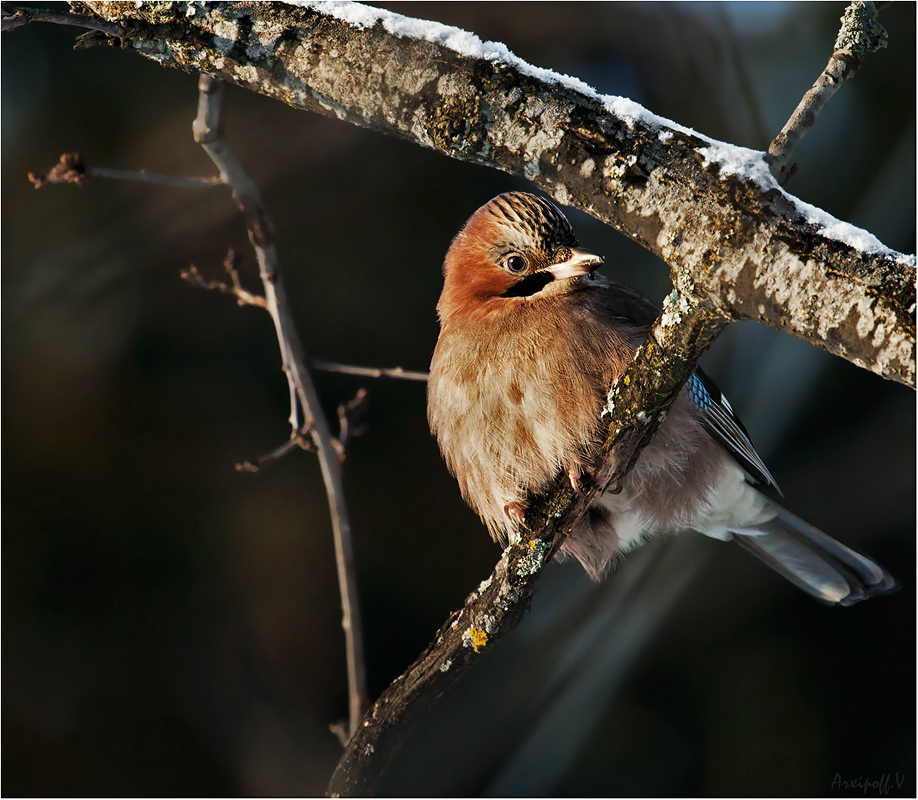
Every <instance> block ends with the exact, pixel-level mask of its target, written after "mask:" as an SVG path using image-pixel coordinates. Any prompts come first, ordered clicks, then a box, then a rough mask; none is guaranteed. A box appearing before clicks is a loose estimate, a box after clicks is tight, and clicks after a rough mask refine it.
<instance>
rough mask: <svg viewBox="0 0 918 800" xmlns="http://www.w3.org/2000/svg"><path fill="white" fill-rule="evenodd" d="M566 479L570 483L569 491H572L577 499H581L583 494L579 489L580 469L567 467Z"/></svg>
mask: <svg viewBox="0 0 918 800" xmlns="http://www.w3.org/2000/svg"><path fill="white" fill-rule="evenodd" d="M567 479H568V480H569V481H570V482H571V489H573V490H574V493H575V494H577V495H578V496H579V497H583V496H584V495H585V492H584V491H583V489H581V488H580V468H579V467H568V470H567Z"/></svg>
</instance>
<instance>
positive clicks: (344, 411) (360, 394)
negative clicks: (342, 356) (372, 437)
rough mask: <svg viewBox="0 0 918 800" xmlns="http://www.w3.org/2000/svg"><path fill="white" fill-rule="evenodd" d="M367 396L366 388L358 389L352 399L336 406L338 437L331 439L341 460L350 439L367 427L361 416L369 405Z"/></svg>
mask: <svg viewBox="0 0 918 800" xmlns="http://www.w3.org/2000/svg"><path fill="white" fill-rule="evenodd" d="M368 397H369V393H368V392H367V390H366V389H358V390H357V394H355V395H354V397H353V399H352V400H348V402H346V403H341V405H339V406H338V438H337V439H334V440H333V444H334V445H335V449H336V450H337V451H338V458H339V459H340V460H341V461H342V462H343V461H344V455H345V451H346V450H347V445H348V443H349V442H350V440H351V439H353V438H354V437H355V436H360V435H361V434H362V433H364V432H365V431H366V429H367V426H366V423H365V422H364V421H363V417H364V415H365V414H366V412H367V406H368V405H369V403H368V401H367V398H368Z"/></svg>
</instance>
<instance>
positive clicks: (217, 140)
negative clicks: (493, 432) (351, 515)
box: [194, 74, 369, 737]
mask: <svg viewBox="0 0 918 800" xmlns="http://www.w3.org/2000/svg"><path fill="white" fill-rule="evenodd" d="M198 89H199V101H198V115H197V118H196V119H195V121H194V138H195V141H196V142H198V144H200V145H201V146H202V147H203V148H204V150H205V151H206V152H207V154H208V155H209V156H210V157H211V159H212V160H213V162H214V163H215V164H216V165H217V168H218V169H219V170H220V176H221V178H222V180H223V181H224V182H225V183H226V184H227V185H228V186H229V187H230V188H231V189H232V191H233V197H234V198H235V199H236V202H237V203H238V204H239V209H240V211H241V212H242V215H243V217H244V219H245V222H246V228H247V229H248V233H249V241H250V242H251V244H252V247H253V248H254V250H255V254H256V257H257V259H258V268H259V274H260V276H261V281H262V285H263V286H264V291H265V300H266V302H267V308H268V313H269V314H270V315H271V318H272V319H273V320H274V328H275V331H276V333H277V341H278V344H279V346H280V351H281V360H282V364H283V369H284V372H285V374H286V375H287V381H288V386H289V387H290V394H291V413H290V422H291V426H292V428H293V431H294V432H296V431H299V430H300V428H301V427H303V428H309V433H310V437H311V439H312V441H313V443H314V444H315V445H316V447H317V449H318V457H319V464H320V466H321V469H322V477H323V479H324V481H325V491H326V495H327V497H328V505H329V509H330V511H331V521H332V529H333V532H334V541H335V559H336V563H337V568H338V584H339V588H340V592H341V606H342V620H341V626H342V627H343V628H344V634H345V642H346V649H347V668H348V698H349V711H350V713H349V725H348V734H349V737H350V736H352V735H353V734H354V731H355V730H357V728H358V726H359V725H360V722H361V720H362V719H363V716H364V714H365V712H366V710H367V707H368V705H369V702H368V695H367V688H366V666H365V662H364V655H363V626H362V623H361V616H360V606H359V602H358V597H357V585H356V575H355V569H354V553H353V545H352V543H351V528H350V522H349V521H348V514H347V508H346V506H345V502H344V486H343V481H342V475H341V463H340V461H339V459H338V454H337V451H336V449H335V447H334V443H333V437H332V435H331V432H330V430H329V427H328V422H327V421H326V420H325V416H324V415H323V413H322V408H321V405H320V404H319V398H318V395H317V393H316V390H315V386H314V385H313V382H312V379H311V377H310V375H309V373H308V371H307V370H306V367H305V364H306V363H307V359H306V358H305V356H304V354H303V348H302V345H301V344H300V341H299V337H298V335H297V332H296V328H295V326H294V323H293V318H292V316H291V313H290V309H289V306H288V304H287V300H286V293H285V290H284V285H283V282H282V281H281V277H280V274H279V272H278V257H277V251H276V248H275V246H274V230H273V226H272V224H271V220H270V219H269V217H268V215H267V212H266V211H265V207H264V204H263V202H262V200H261V197H260V195H259V193H258V188H257V187H256V186H255V184H254V183H253V182H252V180H251V178H249V176H248V175H247V174H246V172H245V170H244V169H243V167H242V165H241V164H240V162H239V160H238V159H237V158H236V156H235V154H234V153H233V152H232V151H231V150H230V149H229V147H228V146H227V144H226V141H225V140H224V139H223V136H222V129H221V124H220V123H221V101H222V89H223V83H222V81H220V80H219V79H217V78H213V77H211V76H210V75H204V74H202V75H201V76H200V78H199V79H198ZM297 400H298V401H299V404H300V406H301V408H302V411H303V414H304V415H305V416H306V421H305V423H304V425H302V426H300V425H299V424H298V422H297V420H298V413H297ZM292 435H295V434H292Z"/></svg>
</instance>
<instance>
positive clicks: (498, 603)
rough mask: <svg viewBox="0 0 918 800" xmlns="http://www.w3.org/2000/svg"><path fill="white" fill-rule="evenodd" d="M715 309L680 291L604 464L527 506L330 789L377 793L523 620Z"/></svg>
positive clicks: (614, 428)
mask: <svg viewBox="0 0 918 800" xmlns="http://www.w3.org/2000/svg"><path fill="white" fill-rule="evenodd" d="M726 325H727V321H726V320H725V319H723V318H722V317H720V316H718V315H717V314H716V313H715V312H713V311H712V310H711V309H710V308H709V307H695V308H692V307H689V306H688V305H687V304H686V303H684V302H683V298H681V297H680V296H679V295H678V293H673V295H672V296H671V297H670V298H668V300H667V304H666V311H665V312H664V313H663V314H662V315H661V316H660V318H659V319H657V321H656V323H655V324H654V327H653V329H652V330H651V333H650V334H649V336H648V337H647V340H646V341H645V342H644V344H643V346H642V347H641V348H640V349H639V350H638V353H637V355H636V356H635V359H634V361H633V362H632V363H631V365H630V366H629V368H628V369H627V370H626V372H625V374H624V375H622V376H621V378H619V380H618V381H617V382H616V383H615V385H614V386H613V387H612V391H611V392H610V401H609V403H608V405H607V411H608V425H607V433H606V439H605V442H604V443H603V446H602V449H601V455H602V458H603V461H604V464H603V466H602V467H601V469H600V470H599V472H597V474H596V475H595V476H593V478H592V479H590V476H582V486H590V487H591V488H590V489H589V490H588V491H587V492H585V494H584V495H582V496H580V495H577V494H575V493H574V491H573V490H572V489H571V485H570V482H569V481H568V480H567V479H566V478H565V477H563V476H562V477H561V478H559V479H558V480H557V481H556V482H555V484H554V486H553V487H552V489H551V490H550V491H549V492H547V493H546V494H545V495H543V496H542V497H541V498H540V499H539V500H538V502H536V503H535V504H534V505H533V506H531V507H530V508H529V509H527V511H526V523H527V526H528V528H529V529H528V532H527V534H526V535H524V536H523V537H522V539H521V540H520V541H519V542H518V543H517V544H513V545H510V547H508V548H507V549H506V550H505V551H504V553H503V555H502V556H501V559H500V561H499V562H498V563H497V566H496V567H495V568H494V571H493V572H492V573H491V575H490V576H489V577H488V578H486V579H485V580H484V581H483V582H482V583H481V585H480V586H479V587H478V589H477V590H476V591H474V592H472V594H470V595H469V596H468V598H467V599H466V601H465V605H464V606H463V608H462V609H461V610H460V611H458V612H456V613H454V614H453V615H452V616H451V617H450V618H449V619H448V620H447V621H446V623H445V624H444V625H443V626H442V627H441V628H440V630H439V631H437V634H436V635H435V636H434V639H433V641H432V642H431V644H430V646H429V647H428V648H427V650H426V651H425V652H424V653H423V654H422V655H421V656H420V657H419V658H418V659H417V660H416V661H415V662H414V664H412V665H411V666H410V667H409V668H408V669H407V670H406V671H405V672H404V673H403V674H402V675H401V676H399V677H398V678H396V679H395V681H393V682H392V684H391V685H390V686H389V688H388V689H386V691H385V692H383V694H382V695H381V696H380V698H379V699H378V700H377V701H376V702H375V703H374V704H373V706H372V707H371V708H370V711H369V713H368V714H367V717H366V720H365V721H364V724H363V725H362V726H361V727H360V728H359V729H358V731H357V732H356V733H355V735H354V736H353V738H352V739H351V741H350V742H349V743H348V746H347V749H346V750H345V753H344V756H343V757H342V759H341V761H340V762H339V763H338V767H337V769H336V770H335V773H334V775H333V776H332V779H331V782H330V783H329V786H328V795H329V796H331V797H353V796H357V797H361V796H368V795H372V794H373V792H374V790H375V788H376V786H377V783H378V781H379V779H380V778H381V777H382V773H383V770H384V769H385V767H386V765H387V764H388V762H389V760H390V759H391V758H392V756H393V755H394V754H395V753H396V752H397V751H398V749H399V747H400V746H401V744H402V742H403V741H404V739H405V737H406V736H407V734H408V732H409V731H410V730H411V728H412V726H413V724H414V723H415V722H416V721H417V719H418V718H419V717H420V716H421V715H422V714H423V713H424V712H425V711H426V710H427V709H428V708H429V707H430V706H431V705H432V704H433V703H434V701H436V699H437V698H438V697H440V695H442V694H443V692H445V691H446V690H447V689H448V688H449V687H450V686H451V685H452V684H453V683H454V682H455V681H456V680H457V679H458V678H459V677H460V676H461V675H462V674H463V673H464V672H465V671H466V670H467V669H468V668H469V667H470V666H471V665H472V664H473V663H475V661H477V660H478V659H479V658H480V657H482V656H483V655H484V654H485V653H486V652H488V651H489V650H490V649H491V646H492V645H493V644H494V643H495V642H496V641H497V640H498V639H500V638H502V637H503V636H505V635H506V634H507V633H509V632H510V631H511V630H513V628H515V627H516V625H517V623H518V622H519V621H520V620H521V618H522V616H523V613H524V612H525V611H526V609H527V608H528V605H529V600H530V598H531V597H532V593H533V591H534V589H535V585H536V582H537V581H538V580H539V577H540V576H541V574H542V570H543V569H544V568H545V566H546V565H547V564H548V562H549V560H550V559H551V557H552V556H553V555H554V552H555V551H556V549H557V546H558V545H559V544H560V543H561V540H562V539H563V536H564V532H565V531H566V530H568V529H569V528H570V527H571V526H572V525H573V524H574V522H576V520H577V519H578V518H579V517H580V516H581V515H582V514H583V513H584V512H585V511H586V508H587V505H588V504H589V501H590V498H591V497H592V496H593V495H594V494H596V493H597V492H600V491H602V489H603V488H605V487H606V486H608V485H610V484H612V483H614V482H616V481H618V480H620V479H621V478H622V477H624V475H625V474H626V473H627V472H628V471H629V470H630V469H631V466H632V465H633V463H634V461H635V460H636V459H637V456H638V454H639V453H640V450H641V449H642V448H643V447H644V445H646V444H647V443H648V442H649V441H650V439H651V437H652V436H653V434H654V433H655V432H656V429H657V428H658V427H659V424H660V423H661V422H662V420H663V415H664V412H665V410H666V409H667V408H668V407H669V405H670V404H671V403H672V402H673V400H675V398H676V396H677V395H678V393H679V391H680V390H681V388H682V385H683V384H684V383H685V381H686V380H687V379H688V377H689V376H690V375H691V374H692V371H693V370H694V368H695V363H696V362H697V359H698V357H699V356H700V355H701V354H702V353H703V352H704V351H705V350H706V349H707V348H708V347H709V346H710V345H711V343H712V342H713V341H714V339H715V338H716V337H717V335H718V334H719V333H720V332H721V331H722V330H723V329H724V328H725V327H726Z"/></svg>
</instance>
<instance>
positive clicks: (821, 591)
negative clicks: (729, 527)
mask: <svg viewBox="0 0 918 800" xmlns="http://www.w3.org/2000/svg"><path fill="white" fill-rule="evenodd" d="M775 508H777V510H778V515H777V516H776V517H775V518H774V519H772V520H770V521H769V522H765V523H762V524H760V525H757V526H756V527H755V529H749V530H746V531H737V532H736V535H735V536H734V537H733V540H734V541H735V542H737V543H738V544H739V545H740V546H741V547H743V548H744V549H745V550H748V551H749V552H750V553H752V554H753V555H754V556H756V557H758V558H760V559H761V560H762V561H764V562H765V563H766V564H768V566H769V567H771V568H772V569H773V570H775V571H776V572H778V573H779V574H780V575H783V576H784V577H785V578H787V579H788V580H789V581H790V582H791V583H793V584H794V585H796V586H798V587H799V588H801V589H803V591H805V592H807V593H808V594H811V595H812V596H813V597H815V598H817V599H818V600H822V601H823V602H825V603H829V604H831V605H841V606H850V605H854V604H855V603H857V602H860V601H861V600H866V599H867V598H868V597H874V596H875V595H879V594H885V593H887V592H891V591H894V590H895V589H897V588H898V585H897V584H896V581H895V579H894V578H893V577H892V575H890V574H889V573H888V572H887V571H886V570H885V569H883V567H881V566H880V565H879V564H877V563H876V562H874V561H871V560H870V559H869V558H867V557H866V556H863V555H861V554H860V553H857V552H855V551H854V550H852V549H851V548H850V547H845V545H843V544H841V542H836V541H835V540H834V539H833V538H831V537H830V536H826V534H824V533H823V532H822V531H820V530H817V529H816V528H814V527H813V526H812V525H810V524H809V523H808V522H805V521H804V520H802V519H800V518H799V517H796V516H794V515H793V514H791V513H790V512H789V511H786V510H785V509H783V508H781V507H780V506H778V505H777V504H775Z"/></svg>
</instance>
